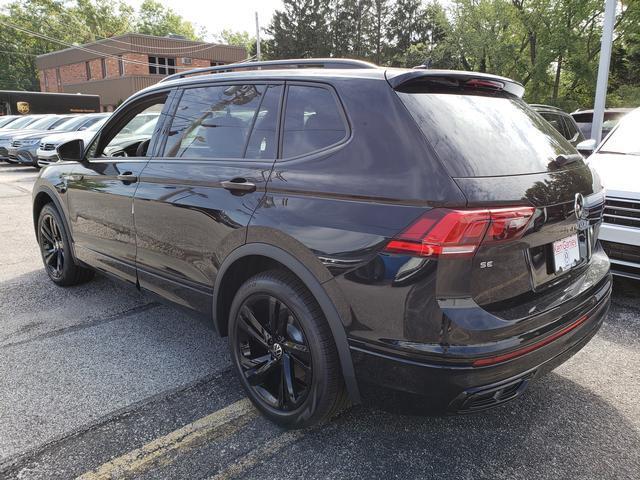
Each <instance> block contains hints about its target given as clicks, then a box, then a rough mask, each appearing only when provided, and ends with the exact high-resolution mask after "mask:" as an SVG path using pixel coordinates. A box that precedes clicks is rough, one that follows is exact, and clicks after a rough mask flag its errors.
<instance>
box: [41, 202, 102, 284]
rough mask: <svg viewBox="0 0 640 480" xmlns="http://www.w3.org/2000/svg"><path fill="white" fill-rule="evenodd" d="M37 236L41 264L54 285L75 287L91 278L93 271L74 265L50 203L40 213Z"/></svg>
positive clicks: (61, 226) (65, 234)
mask: <svg viewBox="0 0 640 480" xmlns="http://www.w3.org/2000/svg"><path fill="white" fill-rule="evenodd" d="M37 234H38V244H39V245H40V253H41V254H42V262H43V263H44V267H45V270H46V271H47V275H49V278H50V279H51V280H52V281H53V282H54V283H56V284H57V285H60V286H69V285H77V284H78V283H82V282H86V281H87V280H90V279H91V278H93V275H94V272H93V270H90V269H88V268H85V267H81V266H80V265H77V264H76V262H75V260H74V258H73V252H72V251H71V247H70V242H69V239H68V238H67V231H66V230H65V228H64V225H63V223H62V218H61V217H60V214H59V213H58V211H57V210H56V208H55V207H54V206H53V204H52V203H48V204H46V205H45V206H44V207H42V210H41V211H40V215H39V216H38V229H37Z"/></svg>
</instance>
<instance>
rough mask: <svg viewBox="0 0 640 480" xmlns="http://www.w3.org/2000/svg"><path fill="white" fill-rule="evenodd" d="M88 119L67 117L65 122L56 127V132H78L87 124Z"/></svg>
mask: <svg viewBox="0 0 640 480" xmlns="http://www.w3.org/2000/svg"><path fill="white" fill-rule="evenodd" d="M86 121H87V118H86V117H85V116H82V115H81V116H78V117H67V118H66V119H65V120H64V121H62V122H60V123H59V124H57V125H56V126H55V130H60V131H66V132H71V131H73V130H77V129H78V127H79V126H80V125H82V124H83V123H85V122H86Z"/></svg>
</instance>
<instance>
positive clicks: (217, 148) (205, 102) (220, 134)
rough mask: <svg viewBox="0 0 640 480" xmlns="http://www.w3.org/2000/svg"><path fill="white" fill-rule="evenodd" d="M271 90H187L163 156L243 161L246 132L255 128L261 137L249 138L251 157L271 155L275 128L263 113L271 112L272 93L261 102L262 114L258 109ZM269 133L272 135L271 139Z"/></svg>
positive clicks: (237, 87) (234, 87)
mask: <svg viewBox="0 0 640 480" xmlns="http://www.w3.org/2000/svg"><path fill="white" fill-rule="evenodd" d="M270 90H271V89H267V87H266V86H265V85H231V86H229V85H226V86H215V87H198V88H189V89H186V90H185V91H184V93H183V94H182V98H181V99H180V103H179V104H178V108H177V110H176V113H175V116H174V119H173V122H172V124H171V129H170V130H169V133H168V139H167V144H166V147H165V153H164V156H165V157H180V158H243V157H244V152H245V147H246V145H247V139H248V136H249V131H250V129H251V127H252V126H253V125H254V124H256V125H260V130H261V132H262V133H261V134H260V133H256V136H255V137H254V136H252V152H253V154H254V155H256V156H257V158H267V157H266V156H267V155H272V152H273V151H275V139H274V136H275V128H269V126H268V124H269V122H270V121H271V116H270V115H268V114H267V113H272V112H267V110H266V109H267V108H269V109H270V110H273V107H272V106H269V105H271V103H270V102H272V100H271V99H270V98H271V97H272V95H273V94H275V91H274V92H272V93H271V94H270V95H269V99H268V100H269V101H268V102H264V103H265V107H264V108H265V110H264V111H263V110H262V109H261V108H260V106H261V103H263V97H265V93H266V92H267V91H270ZM265 100H267V99H265ZM276 103H277V102H276ZM263 121H264V122H263ZM273 121H274V122H275V121H276V120H275V119H273ZM262 125H264V127H263V126H262ZM270 130H273V131H274V133H273V136H271V134H270V133H269V131H270ZM260 135H262V138H259V137H260ZM261 155H265V157H262V156H261ZM274 155H275V154H274ZM269 158H274V157H269Z"/></svg>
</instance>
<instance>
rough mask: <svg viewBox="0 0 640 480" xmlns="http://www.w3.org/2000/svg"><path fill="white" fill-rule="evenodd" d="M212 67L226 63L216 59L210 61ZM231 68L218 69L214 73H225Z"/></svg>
mask: <svg viewBox="0 0 640 480" xmlns="http://www.w3.org/2000/svg"><path fill="white" fill-rule="evenodd" d="M210 64H211V66H212V67H219V66H220V65H224V64H225V63H224V62H216V61H211V62H210ZM230 71H231V70H216V71H214V72H213V73H223V72H230Z"/></svg>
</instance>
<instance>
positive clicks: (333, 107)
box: [283, 85, 347, 157]
mask: <svg viewBox="0 0 640 480" xmlns="http://www.w3.org/2000/svg"><path fill="white" fill-rule="evenodd" d="M346 135H347V127H346V125H345V121H344V118H343V117H342V115H341V114H340V109H339V107H338V104H337V102H336V99H335V97H334V96H333V95H332V94H331V92H330V91H329V90H327V89H325V88H321V87H311V86H301V85H292V86H290V87H289V88H288V93H287V103H286V113H285V120H284V138H283V156H284V157H295V156H298V155H304V154H306V153H310V152H314V151H317V150H321V149H323V148H326V147H328V146H330V145H334V144H336V143H338V142H339V141H340V140H342V139H343V138H345V136H346Z"/></svg>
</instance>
